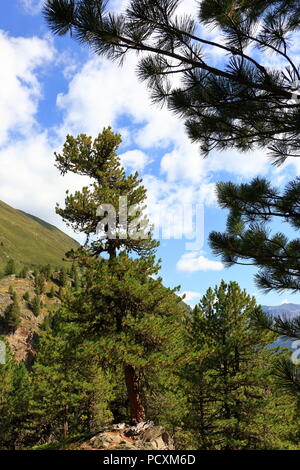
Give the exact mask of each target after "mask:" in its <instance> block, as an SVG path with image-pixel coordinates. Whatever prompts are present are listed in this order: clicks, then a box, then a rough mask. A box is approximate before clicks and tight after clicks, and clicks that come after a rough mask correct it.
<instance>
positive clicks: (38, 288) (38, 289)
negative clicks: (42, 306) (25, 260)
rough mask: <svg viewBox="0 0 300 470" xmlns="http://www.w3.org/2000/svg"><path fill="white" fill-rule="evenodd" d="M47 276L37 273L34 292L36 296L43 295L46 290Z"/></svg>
mask: <svg viewBox="0 0 300 470" xmlns="http://www.w3.org/2000/svg"><path fill="white" fill-rule="evenodd" d="M45 282H46V279H45V276H44V274H43V273H41V272H40V273H37V275H36V277H35V279H34V292H35V294H36V295H41V294H43V292H44V290H45Z"/></svg>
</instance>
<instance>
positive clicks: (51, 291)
mask: <svg viewBox="0 0 300 470" xmlns="http://www.w3.org/2000/svg"><path fill="white" fill-rule="evenodd" d="M48 295H49V297H50V299H53V298H54V297H55V289H54V287H53V286H52V287H51V289H50V292H49V294H48Z"/></svg>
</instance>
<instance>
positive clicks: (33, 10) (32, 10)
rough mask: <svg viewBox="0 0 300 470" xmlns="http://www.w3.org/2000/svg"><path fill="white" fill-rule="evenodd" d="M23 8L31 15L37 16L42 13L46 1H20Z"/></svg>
mask: <svg viewBox="0 0 300 470" xmlns="http://www.w3.org/2000/svg"><path fill="white" fill-rule="evenodd" d="M20 2H21V5H22V7H23V8H24V10H25V11H26V13H29V14H30V15H37V14H38V13H40V11H41V9H42V7H43V4H44V2H45V0H20Z"/></svg>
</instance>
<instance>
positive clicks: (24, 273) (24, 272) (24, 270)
mask: <svg viewBox="0 0 300 470" xmlns="http://www.w3.org/2000/svg"><path fill="white" fill-rule="evenodd" d="M27 274H28V268H26V266H24V268H22V269H21V271H20V274H19V276H18V277H20V278H21V279H26V278H27Z"/></svg>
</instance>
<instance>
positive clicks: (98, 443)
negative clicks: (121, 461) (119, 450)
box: [90, 432, 123, 449]
mask: <svg viewBox="0 0 300 470" xmlns="http://www.w3.org/2000/svg"><path fill="white" fill-rule="evenodd" d="M121 442H123V438H122V436H121V435H120V434H117V433H112V432H103V433H101V434H98V435H97V436H95V437H93V438H92V439H91V440H90V443H91V444H92V446H93V447H94V448H96V449H109V448H110V447H115V446H116V445H118V444H120V443H121Z"/></svg>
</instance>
